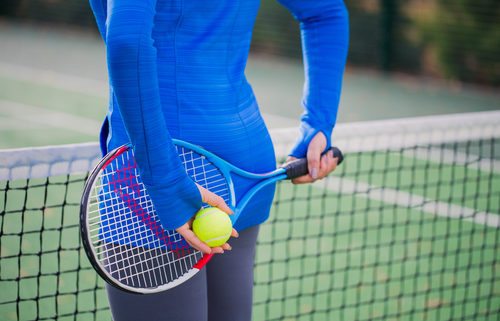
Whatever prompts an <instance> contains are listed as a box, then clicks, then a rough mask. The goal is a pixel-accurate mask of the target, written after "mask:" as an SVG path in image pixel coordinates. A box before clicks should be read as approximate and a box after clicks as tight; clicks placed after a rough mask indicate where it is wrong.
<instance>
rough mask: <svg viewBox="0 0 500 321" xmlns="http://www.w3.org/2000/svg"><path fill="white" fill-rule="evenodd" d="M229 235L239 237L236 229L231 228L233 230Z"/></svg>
mask: <svg viewBox="0 0 500 321" xmlns="http://www.w3.org/2000/svg"><path fill="white" fill-rule="evenodd" d="M231 236H232V237H240V234H239V233H238V231H236V230H235V229H234V228H233V230H232V231H231Z"/></svg>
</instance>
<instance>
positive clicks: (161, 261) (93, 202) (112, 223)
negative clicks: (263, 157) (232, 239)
mask: <svg viewBox="0 0 500 321" xmlns="http://www.w3.org/2000/svg"><path fill="white" fill-rule="evenodd" d="M173 142H174V144H175V146H176V148H177V152H178V154H179V157H180V160H181V162H182V163H183V165H184V167H185V170H186V172H187V174H188V175H189V176H190V177H191V178H192V179H193V181H195V182H196V183H198V184H199V185H201V186H203V187H205V188H207V189H208V190H210V191H212V192H214V193H216V194H217V195H219V196H221V197H222V198H223V199H224V200H225V201H226V203H227V204H228V205H229V206H230V207H231V208H232V209H233V211H234V214H233V215H231V216H230V217H231V220H232V221H233V224H234V223H235V222H236V221H237V220H238V217H239V215H240V214H241V212H242V211H243V209H244V208H245V206H246V205H247V204H248V202H249V201H250V200H251V199H252V197H253V196H254V195H255V194H256V193H257V192H258V191H259V190H261V189H262V188H263V187H265V186H268V185H269V184H273V183H275V182H277V181H280V180H284V179H293V178H296V177H299V176H302V175H305V174H307V172H308V168H307V160H306V159H299V160H295V161H293V162H291V163H288V164H286V165H285V166H283V167H280V168H278V169H276V170H274V171H272V172H270V173H266V174H254V173H250V172H247V171H244V170H242V169H240V168H238V167H236V166H234V165H231V164H230V163H228V162H226V161H225V160H223V159H221V158H220V157H218V156H216V155H215V154H213V153H210V152H208V151H206V150H204V149H203V148H201V147H199V146H196V145H193V144H190V143H187V142H184V141H180V140H173ZM331 149H332V150H333V152H334V157H336V158H338V163H339V164H340V162H342V159H343V156H342V153H341V152H340V150H338V149H337V148H334V147H333V148H331ZM235 175H237V176H242V177H245V178H247V179H252V180H255V183H256V184H255V185H254V186H253V187H252V188H251V189H250V190H249V191H248V192H246V194H245V195H243V196H242V197H241V198H240V200H239V202H238V204H236V201H235V200H236V198H235V192H234V185H233V177H234V176H235ZM80 230H81V237H82V241H83V246H84V249H85V252H86V254H87V256H88V258H89V260H90V262H91V264H92V266H93V267H94V269H95V270H96V271H97V273H98V274H99V275H100V276H101V277H102V278H103V279H104V280H105V281H106V282H108V283H109V284H111V285H113V286H115V287H117V288H119V289H122V290H124V291H127V292H133V293H141V294H148V293H156V292H161V291H165V290H168V289H170V288H173V287H175V286H177V285H179V284H181V283H183V282H185V281H187V280H188V279H190V278H191V277H193V276H194V275H195V274H196V273H197V272H198V271H200V269H201V268H203V266H205V264H207V262H208V261H209V260H210V259H211V257H212V255H213V254H206V255H204V254H203V253H201V252H200V251H198V250H196V249H193V248H192V247H191V246H189V244H188V243H187V242H186V241H185V240H184V238H183V237H182V236H181V235H180V234H178V233H177V232H176V231H175V230H164V229H163V228H162V226H161V223H160V220H159V217H158V215H157V214H156V212H155V209H154V206H153V203H152V201H151V198H150V197H149V195H148V193H147V191H146V188H145V186H144V184H143V182H142V180H141V177H140V175H139V170H138V168H137V164H136V161H135V159H134V154H133V150H132V148H131V146H130V145H124V146H121V147H119V148H117V149H115V150H113V151H111V152H110V153H108V154H107V155H106V156H105V157H104V158H103V159H102V160H101V162H100V163H99V164H98V165H97V166H96V168H95V169H94V170H93V171H92V173H91V174H90V176H89V178H88V180H87V182H86V185H85V189H84V193H83V197H82V201H81V207H80Z"/></svg>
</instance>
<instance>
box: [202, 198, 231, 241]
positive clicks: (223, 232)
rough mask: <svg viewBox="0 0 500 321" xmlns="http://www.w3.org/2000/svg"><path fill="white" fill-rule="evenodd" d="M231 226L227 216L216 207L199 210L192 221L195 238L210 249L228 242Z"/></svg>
mask: <svg viewBox="0 0 500 321" xmlns="http://www.w3.org/2000/svg"><path fill="white" fill-rule="evenodd" d="M232 230H233V224H232V222H231V219H230V218H229V215H227V214H226V213H224V212H223V211H221V210H220V209H218V208H217V207H208V208H204V209H202V210H200V211H199V212H198V213H197V214H196V217H195V218H194V221H193V231H194V234H196V236H198V238H199V239H200V240H202V241H203V242H205V243H207V244H208V246H210V247H217V246H221V245H223V244H224V243H226V242H227V240H229V237H230V236H231V232H232Z"/></svg>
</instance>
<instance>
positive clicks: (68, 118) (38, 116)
mask: <svg viewBox="0 0 500 321" xmlns="http://www.w3.org/2000/svg"><path fill="white" fill-rule="evenodd" d="M0 112H1V113H3V114H6V115H9V117H12V118H13V119H17V120H21V121H24V122H30V123H36V124H42V125H49V126H52V127H57V128H62V129H66V130H71V131H74V132H77V133H80V134H85V135H89V136H93V137H97V134H98V133H99V128H100V126H101V123H100V122H98V121H95V120H92V119H88V118H84V117H80V116H73V115H70V114H67V113H61V112H57V111H51V110H48V109H46V108H41V107H35V106H31V105H25V104H21V103H17V102H12V101H7V100H0Z"/></svg>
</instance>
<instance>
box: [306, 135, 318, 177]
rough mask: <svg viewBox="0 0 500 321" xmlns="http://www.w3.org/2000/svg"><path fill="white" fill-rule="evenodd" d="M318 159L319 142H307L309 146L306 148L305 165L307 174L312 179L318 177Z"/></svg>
mask: <svg viewBox="0 0 500 321" xmlns="http://www.w3.org/2000/svg"><path fill="white" fill-rule="evenodd" d="M320 159H321V147H320V146H319V144H309V148H308V149H307V167H308V169H309V175H310V176H311V178H312V179H313V180H314V179H317V178H318V175H319V169H320V165H321V162H320Z"/></svg>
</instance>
